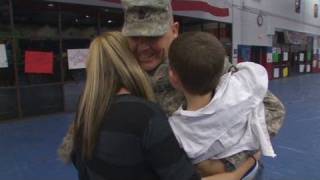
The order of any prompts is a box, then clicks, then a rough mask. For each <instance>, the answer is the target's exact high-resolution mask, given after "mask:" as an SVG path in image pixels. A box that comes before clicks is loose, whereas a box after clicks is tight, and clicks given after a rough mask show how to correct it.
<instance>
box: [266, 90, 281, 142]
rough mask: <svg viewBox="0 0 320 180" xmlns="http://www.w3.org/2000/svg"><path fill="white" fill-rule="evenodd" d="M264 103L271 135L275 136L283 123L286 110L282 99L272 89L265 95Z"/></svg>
mask: <svg viewBox="0 0 320 180" xmlns="http://www.w3.org/2000/svg"><path fill="white" fill-rule="evenodd" d="M263 104H264V106H265V114H266V123H267V128H268V132H269V135H270V137H274V136H275V135H276V134H278V132H279V130H280V128H281V127H282V125H283V122H284V117H285V114H286V110H285V107H284V105H283V104H282V103H281V101H280V100H279V99H278V98H277V97H276V96H275V95H274V94H272V93H271V92H270V91H268V92H267V94H266V96H265V97H264V99H263Z"/></svg>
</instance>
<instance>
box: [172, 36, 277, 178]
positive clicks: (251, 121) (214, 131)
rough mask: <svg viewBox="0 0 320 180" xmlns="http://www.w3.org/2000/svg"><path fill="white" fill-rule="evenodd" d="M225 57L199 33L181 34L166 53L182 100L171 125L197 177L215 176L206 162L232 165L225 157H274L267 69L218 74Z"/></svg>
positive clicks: (248, 66)
mask: <svg viewBox="0 0 320 180" xmlns="http://www.w3.org/2000/svg"><path fill="white" fill-rule="evenodd" d="M224 58H225V50H224V48H223V46H222V44H221V43H220V42H219V41H218V40H217V39H216V38H215V37H214V36H212V35H210V34H208V33H204V32H189V33H184V34H182V35H180V36H179V37H178V38H177V39H176V40H174V41H173V43H172V45H171V47H170V51H169V66H170V69H169V78H170V82H171V84H172V85H173V86H174V87H175V88H176V89H177V90H179V91H181V92H182V93H183V94H184V96H185V98H186V101H187V102H186V104H184V105H182V106H181V107H180V108H179V109H178V110H177V111H176V112H174V113H173V114H172V116H171V117H170V119H169V121H170V125H171V127H172V129H173V131H174V133H175V135H176V138H177V140H178V141H179V143H180V145H181V146H182V147H183V148H184V149H185V151H186V152H187V154H188V156H189V157H190V158H191V159H192V161H193V163H194V164H196V165H197V166H198V168H199V172H200V173H201V174H202V176H208V175H211V174H215V173H218V172H217V170H216V169H219V168H217V167H212V166H210V160H211V159H221V160H222V161H223V162H229V163H232V162H230V161H228V157H231V156H233V155H235V154H237V153H240V152H243V151H254V150H258V149H261V150H262V153H263V154H264V155H266V156H271V157H274V156H275V154H274V151H273V148H272V145H271V142H270V138H269V135H268V131H267V126H266V122H265V113H264V105H263V98H264V97H265V95H266V93H267V89H268V76H267V72H266V70H265V69H264V68H263V67H262V66H260V65H258V64H254V63H250V62H246V63H240V64H238V65H237V66H236V67H234V70H232V71H231V72H229V73H226V74H223V69H224V68H223V66H224ZM208 161H209V162H208Z"/></svg>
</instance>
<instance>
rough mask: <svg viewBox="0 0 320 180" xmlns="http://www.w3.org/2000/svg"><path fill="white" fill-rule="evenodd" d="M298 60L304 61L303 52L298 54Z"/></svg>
mask: <svg viewBox="0 0 320 180" xmlns="http://www.w3.org/2000/svg"><path fill="white" fill-rule="evenodd" d="M299 57H300V58H299V61H300V62H303V61H304V53H300V56H299Z"/></svg>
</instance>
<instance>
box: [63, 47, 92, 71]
mask: <svg viewBox="0 0 320 180" xmlns="http://www.w3.org/2000/svg"><path fill="white" fill-rule="evenodd" d="M67 53H68V67H69V69H84V68H86V61H87V57H88V53H89V49H68V51H67Z"/></svg>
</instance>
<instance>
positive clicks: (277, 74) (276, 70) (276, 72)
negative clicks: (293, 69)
mask: <svg viewBox="0 0 320 180" xmlns="http://www.w3.org/2000/svg"><path fill="white" fill-rule="evenodd" d="M279 77H280V68H274V69H273V78H279Z"/></svg>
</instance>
